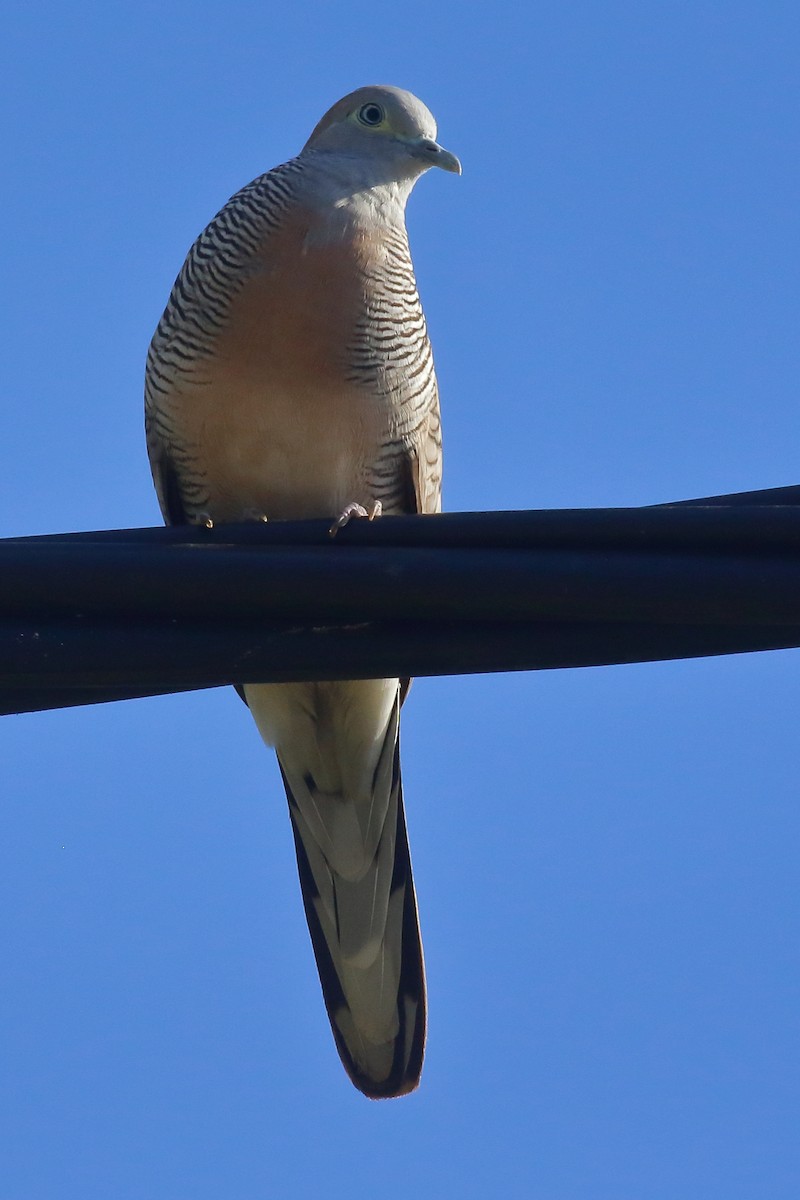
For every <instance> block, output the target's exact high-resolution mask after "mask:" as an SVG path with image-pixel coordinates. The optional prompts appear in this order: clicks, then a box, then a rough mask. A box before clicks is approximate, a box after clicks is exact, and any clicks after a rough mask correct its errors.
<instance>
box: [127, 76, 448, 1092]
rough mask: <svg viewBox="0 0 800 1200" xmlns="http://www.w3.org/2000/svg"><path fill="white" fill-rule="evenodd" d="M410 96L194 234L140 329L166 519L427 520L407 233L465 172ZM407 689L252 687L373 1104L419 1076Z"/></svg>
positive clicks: (282, 169)
mask: <svg viewBox="0 0 800 1200" xmlns="http://www.w3.org/2000/svg"><path fill="white" fill-rule="evenodd" d="M436 139H437V127H436V122H435V120H434V118H433V116H432V114H431V113H430V111H429V110H428V108H427V107H426V106H425V105H424V104H423V103H422V102H421V101H420V100H419V99H417V97H416V96H414V95H412V94H411V93H410V92H407V91H404V90H402V89H400V88H396V87H389V86H385V85H375V86H370V87H363V88H359V89H358V90H356V91H354V92H351V93H349V94H348V95H347V96H345V97H344V98H343V99H341V100H339V101H338V102H337V103H336V104H334V105H333V107H332V108H330V109H329V110H328V111H327V112H326V113H325V115H324V116H323V117H322V119H321V120H320V121H319V123H318V124H317V125H316V127H315V128H314V130H313V132H312V133H311V136H310V137H309V139H308V141H307V142H306V144H305V146H304V147H303V149H302V150H301V151H300V153H299V154H298V155H297V156H296V157H295V158H292V159H290V160H289V161H287V162H285V163H283V164H282V165H280V166H277V167H275V168H273V169H272V170H270V171H267V172H266V173H265V174H263V175H260V176H259V177H258V178H256V179H254V180H253V181H252V182H251V183H249V184H247V185H246V186H245V187H243V188H242V189H241V190H240V191H238V192H237V193H236V194H235V195H234V196H233V197H232V198H231V199H230V200H229V201H228V202H227V204H225V205H224V207H223V208H222V209H221V210H220V211H219V212H218V213H217V215H216V216H215V217H214V219H213V220H212V221H211V222H210V224H209V225H208V226H207V227H206V228H205V229H204V230H203V232H202V233H201V234H200V236H199V237H198V238H197V240H196V241H195V243H194V244H193V246H192V247H191V249H190V250H189V253H188V255H187V257H186V260H185V262H184V264H183V267H182V268H181V271H180V273H179V275H178V277H177V279H176V281H175V284H174V286H173V288H172V291H171V294H170V296H169V300H168V302H167V306H166V308H165V310H164V313H163V315H162V317H161V320H160V321H159V323H158V327H157V329H156V331H155V333H154V335H153V338H152V341H151V343H150V347H149V350H148V355H147V366H146V373H145V427H146V438H147V448H148V453H149V458H150V465H151V470H152V475H153V481H154V484H155V488H156V492H157V495H158V500H159V503H160V507H161V510H162V514H163V517H164V519H165V521H166V523H167V524H173V525H182V524H183V525H186V524H188V525H192V524H193V525H208V526H212V525H219V524H224V523H226V522H237V521H243V520H254V519H256V520H258V519H260V520H268V521H275V520H299V519H305V518H319V517H324V518H326V519H331V521H332V524H331V533H332V534H334V535H335V534H336V533H337V531H338V530H339V529H341V528H342V527H343V526H344V525H345V524H346V523H347V522H348V521H350V520H351V519H357V518H363V517H368V518H374V517H376V516H378V515H379V514H381V513H383V514H389V515H391V514H401V513H421V514H431V513H437V512H440V511H441V475H442V469H441V464H442V454H441V448H442V440H441V420H440V410H439V396H438V389H437V383H436V376H435V372H434V366H433V358H432V354H431V346H430V341H429V339H428V333H427V327H426V322H425V317H424V315H423V311H422V307H421V304H420V299H419V294H418V290H417V284H416V280H415V275H414V269H413V265H412V261H411V254H410V249H409V242H408V234H407V230H406V224H405V208H406V202H407V200H408V198H409V195H410V194H411V191H412V188H413V187H414V185H415V183H416V182H417V180H418V179H419V178H420V177H421V176H422V175H423V174H424V173H425V172H426V171H427V170H428V169H429V168H431V167H439V168H442V169H443V170H445V171H448V172H452V173H455V174H461V164H460V162H459V160H458V159H457V158H456V156H455V155H454V154H451V153H450V152H449V151H448V150H445V149H444V147H443V146H441V145H440V144H439V142H438V141H437V140H436ZM409 682H410V681H409V680H403V679H366V680H365V679H362V680H340V681H333V682H330V681H328V682H316V683H314V682H310V683H277V684H276V683H247V684H244V686H243V687H242V688H241V689H240V694H242V695H243V699H244V700H245V701H246V703H247V705H248V707H249V709H250V712H251V714H252V716H253V718H254V720H255V723H256V726H257V728H258V731H259V733H260V734H261V737H262V739H263V741H264V742H266V744H267V745H268V746H272V747H274V749H275V751H276V753H277V758H278V764H279V767H280V772H281V776H282V779H283V784H284V787H285V791H286V797H287V800H288V807H289V816H290V820H291V826H292V830H293V835H294V843H295V850H296V855H297V865H298V873H299V877H300V888H301V892H302V899H303V904H304V908H305V914H306V918H307V923H308V927H309V932H310V935H311V942H312V947H313V951H314V954H315V957H316V962H317V967H318V971H319V976H320V983H321V986H322V993H323V999H324V1002H325V1006H326V1009H327V1013H328V1017H329V1020H330V1024H331V1028H332V1031H333V1036H334V1041H335V1044H336V1047H337V1050H338V1052H339V1056H340V1058H341V1060H342V1063H343V1065H344V1067H345V1070H346V1071H347V1073H348V1075H349V1076H350V1079H351V1080H352V1082H353V1083H354V1084H355V1086H356V1087H357V1088H358V1089H359V1090H360V1091H361V1092H363V1093H364V1094H365V1095H366V1096H368V1097H370V1098H372V1099H383V1098H389V1097H394V1096H401V1095H404V1094H406V1093H408V1092H411V1091H413V1090H414V1088H416V1087H417V1085H418V1083H419V1079H420V1074H421V1071H422V1062H423V1056H424V1050H425V1037H426V1025H427V1016H426V993H425V969H424V962H423V955H422V943H421V939H420V933H419V920H418V914H417V901H416V894H415V889H414V882H413V877H412V872H411V860H410V857H409V848H408V838H407V833H406V821H405V812H404V804H403V792H402V782H401V773H400V752H399V721H400V707H401V705H402V703H403V701H404V699H405V696H406V694H407V691H408V687H409Z"/></svg>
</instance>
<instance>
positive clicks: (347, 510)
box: [328, 500, 383, 537]
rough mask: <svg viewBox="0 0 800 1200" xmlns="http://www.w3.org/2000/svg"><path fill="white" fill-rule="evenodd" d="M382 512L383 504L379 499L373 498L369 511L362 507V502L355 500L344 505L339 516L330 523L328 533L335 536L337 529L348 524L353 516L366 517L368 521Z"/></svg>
mask: <svg viewBox="0 0 800 1200" xmlns="http://www.w3.org/2000/svg"><path fill="white" fill-rule="evenodd" d="M382 512H383V505H382V504H381V502H380V500H373V502H372V505H371V507H370V509H369V511H367V509H366V508H364V505H363V504H357V503H356V502H355V501H353V502H352V503H350V504H346V505H345V507H344V508H343V509H342V511H341V512H340V513H339V516H338V517H337V518H336V520H335V521H334V522H333V524H332V525H331V527H330V529H329V530H328V533H329V534H330V536H331V537H336V535H337V533H338V532H339V530H340V529H344V527H345V525H348V524H349V523H350V521H351V520H352V518H353V517H366V518H367V520H368V521H374V520H375V518H376V517H379V516H380V515H381V513H382Z"/></svg>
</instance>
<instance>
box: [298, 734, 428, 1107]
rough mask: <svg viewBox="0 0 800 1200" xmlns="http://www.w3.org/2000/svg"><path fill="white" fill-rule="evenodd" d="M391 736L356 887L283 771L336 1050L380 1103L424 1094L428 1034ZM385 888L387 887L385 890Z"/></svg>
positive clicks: (354, 1077) (396, 751)
mask: <svg viewBox="0 0 800 1200" xmlns="http://www.w3.org/2000/svg"><path fill="white" fill-rule="evenodd" d="M389 736H391V738H392V741H393V743H394V744H393V746H392V757H391V760H390V761H391V762H392V776H391V784H390V788H391V791H390V799H389V804H388V806H387V809H386V819H385V821H384V823H383V830H382V833H381V837H380V838H379V840H378V844H377V846H376V848H375V857H374V860H373V862H372V865H371V867H370V869H369V870H367V872H366V873H365V874H364V876H363V877H362V878H361V879H360V880H358V881H351V880H347V879H343V878H342V877H341V876H340V875H338V874H337V873H336V872H335V870H334V869H333V867H332V866H331V863H330V862H329V860H328V859H326V857H325V855H324V853H323V852H322V851H321V850H320V847H319V845H318V843H317V842H316V841H315V839H314V837H313V836H311V833H310V830H309V828H308V826H307V824H306V822H305V821H304V819H303V815H302V812H301V808H300V805H299V804H298V802H297V801H296V799H295V797H294V795H293V792H292V786H291V784H290V782H289V780H288V778H287V775H286V772H285V771H284V769H283V766H281V772H282V774H283V781H284V785H285V787H286V794H287V797H288V800H289V812H290V815H291V820H292V829H293V832H294V840H295V848H296V851H297V866H298V872H299V875H300V887H301V891H302V894H303V905H304V908H305V913H306V919H307V921H308V928H309V932H310V934H311V942H312V946H313V948H314V955H315V957H316V960H317V968H318V971H319V977H320V983H321V984H322V994H323V998H324V1000H325V1007H326V1009H327V1011H328V1017H329V1019H330V1023H331V1029H332V1030H333V1036H334V1040H335V1042H336V1047H337V1050H338V1051H339V1056H340V1058H341V1060H342V1063H343V1064H344V1067H345V1070H346V1071H347V1073H348V1075H349V1076H350V1078H351V1080H352V1081H353V1083H354V1084H355V1086H356V1087H357V1088H359V1089H360V1090H361V1091H362V1092H364V1094H365V1095H367V1096H370V1097H372V1098H374V1099H382V1098H387V1097H390V1096H400V1095H403V1094H404V1093H406V1092H410V1091H413V1089H414V1088H415V1087H416V1086H417V1084H418V1083H419V1077H420V1074H421V1072H422V1059H423V1055H424V1050H425V1026H426V1004H425V970H424V964H423V958H422V944H421V941H420V934H419V921H418V917H417V902H416V895H415V892H414V881H413V877H412V874H411V859H410V855H409V849H408V836H407V833H406V824H405V814H404V811H403V793H402V784H401V779H400V752H399V742H398V740H397V728H396V722H395V723H394V727H392V722H390V728H389V729H388V730H387V737H389ZM381 758H383V756H381ZM378 770H380V762H379V767H378ZM376 774H377V772H376ZM382 880H388V887H387V888H385V889H384V888H382V886H381V881H382ZM381 891H385V895H384V896H382V895H381Z"/></svg>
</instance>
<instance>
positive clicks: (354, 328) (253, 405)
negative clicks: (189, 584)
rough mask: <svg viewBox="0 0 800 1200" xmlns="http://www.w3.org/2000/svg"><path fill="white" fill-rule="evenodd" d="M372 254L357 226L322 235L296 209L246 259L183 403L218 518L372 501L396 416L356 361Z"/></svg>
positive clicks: (299, 513)
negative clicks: (369, 483)
mask: <svg viewBox="0 0 800 1200" xmlns="http://www.w3.org/2000/svg"><path fill="white" fill-rule="evenodd" d="M374 253H375V251H374V247H371V246H370V245H369V242H368V239H367V238H366V237H364V236H363V235H361V234H360V233H359V231H358V230H356V229H351V230H345V231H344V233H343V235H342V236H339V237H324V236H320V235H319V229H318V228H316V227H315V225H314V221H313V219H312V217H311V215H310V214H304V213H302V212H300V213H298V214H295V215H294V216H293V217H292V219H291V220H289V221H287V222H286V223H285V225H284V226H283V227H282V228H281V230H280V233H279V234H278V235H273V236H272V237H270V239H269V241H268V242H267V243H266V244H265V245H264V246H263V247H262V248H260V249H259V251H258V252H257V253H256V254H255V255H254V256H253V257H252V259H251V260H250V261H249V262H248V263H247V265H246V269H245V271H244V273H243V276H242V278H241V279H240V280H239V281H237V284H236V287H235V288H234V290H233V294H232V297H231V301H230V306H229V309H228V313H227V319H226V321H225V323H224V327H223V328H222V330H221V331H220V333H219V335H218V337H217V338H216V339H215V344H214V347H213V353H212V354H211V355H210V356H209V358H208V359H207V361H206V362H205V363H203V364H202V365H201V369H200V370H199V372H198V376H199V382H200V386H199V387H195V388H193V389H192V392H193V394H192V396H191V398H190V399H189V398H187V403H186V404H185V405H184V416H185V419H186V420H188V421H190V422H191V424H192V426H193V429H192V432H191V441H192V442H193V443H194V444H195V445H197V446H198V449H199V454H198V457H199V459H200V461H202V462H203V464H204V469H205V474H206V479H207V482H208V490H209V509H210V512H211V516H212V517H213V518H214V519H215V520H235V519H238V518H239V517H240V516H241V514H242V512H243V511H244V510H247V509H256V510H259V511H263V512H265V513H266V515H267V516H269V517H278V518H303V517H311V516H326V517H327V516H330V515H332V514H335V513H337V512H339V511H341V509H342V508H343V507H344V505H345V504H347V503H349V502H350V501H351V500H358V501H359V502H361V503H364V502H365V500H368V497H363V496H362V495H361V494H360V489H361V488H362V483H363V478H364V477H365V475H366V473H367V472H368V469H369V466H370V465H371V464H372V463H373V462H374V460H375V458H376V456H377V455H378V454H379V451H380V447H381V446H382V445H383V444H385V442H386V440H387V428H388V426H389V424H390V421H391V413H390V412H389V411H388V405H387V403H386V401H385V399H382V397H381V394H380V390H379V389H378V388H375V389H370V387H369V386H366V387H365V386H364V381H363V379H361V378H359V379H358V380H354V376H353V370H352V363H351V356H352V347H353V345H354V344H355V343H356V340H357V332H358V329H359V327H360V326H361V325H362V324H363V322H365V321H369V319H370V315H369V314H370V288H371V279H372V269H373V262H372V259H373V258H374Z"/></svg>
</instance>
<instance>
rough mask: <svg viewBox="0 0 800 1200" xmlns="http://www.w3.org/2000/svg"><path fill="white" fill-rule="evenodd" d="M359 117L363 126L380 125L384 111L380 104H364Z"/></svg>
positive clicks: (359, 111)
mask: <svg viewBox="0 0 800 1200" xmlns="http://www.w3.org/2000/svg"><path fill="white" fill-rule="evenodd" d="M357 116H358V119H359V121H360V122H361V124H362V125H372V126H375V125H380V123H381V121H382V120H383V109H382V108H381V106H380V104H362V106H361V108H360V109H359V110H358V114H357Z"/></svg>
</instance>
